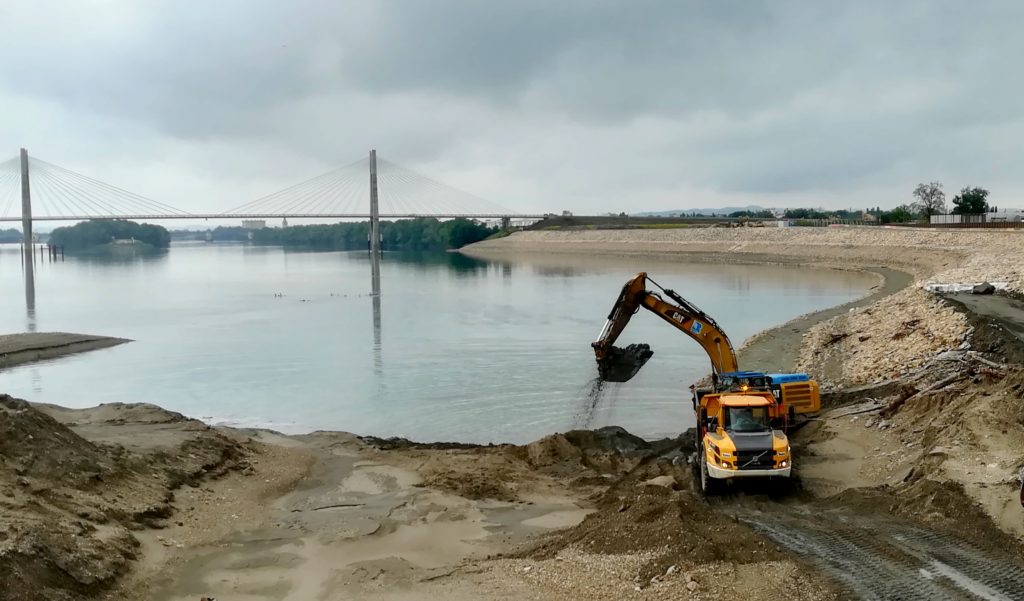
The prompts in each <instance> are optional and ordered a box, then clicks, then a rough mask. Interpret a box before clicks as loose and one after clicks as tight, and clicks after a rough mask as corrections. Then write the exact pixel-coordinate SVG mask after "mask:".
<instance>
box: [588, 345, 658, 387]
mask: <svg viewBox="0 0 1024 601" xmlns="http://www.w3.org/2000/svg"><path fill="white" fill-rule="evenodd" d="M653 356H654V351H652V350H651V345H649V344H644V343H640V344H630V345H629V346H626V347H621V348H620V347H617V346H613V347H611V348H609V349H608V352H607V354H606V355H605V357H604V359H602V360H600V361H598V362H597V372H598V374H599V376H600V378H601V380H604V381H605V382H628V381H629V380H630V379H632V378H633V376H635V375H636V374H637V373H638V372H639V371H640V368H641V367H643V366H644V364H646V363H647V361H649V360H650V358H651V357H653Z"/></svg>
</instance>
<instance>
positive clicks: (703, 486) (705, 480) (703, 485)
mask: <svg viewBox="0 0 1024 601" xmlns="http://www.w3.org/2000/svg"><path fill="white" fill-rule="evenodd" d="M699 453H700V490H701V492H703V493H704V494H705V495H708V496H710V495H713V494H715V479H714V478H712V477H711V476H710V475H708V459H707V455H706V454H705V453H704V445H701V447H700V451H699Z"/></svg>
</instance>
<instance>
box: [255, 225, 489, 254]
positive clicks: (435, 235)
mask: <svg viewBox="0 0 1024 601" xmlns="http://www.w3.org/2000/svg"><path fill="white" fill-rule="evenodd" d="M497 232H498V228H497V227H488V226H486V225H483V224H481V223H477V222H475V221H470V220H469V219H449V220H446V221H440V220H438V219H433V218H419V219H402V220H399V221H382V222H381V223H380V233H381V238H382V242H383V244H384V247H385V248H388V249H394V250H447V249H450V248H461V247H462V246H465V245H467V244H472V243H474V242H479V241H481V240H483V239H485V238H487V237H488V236H491V235H493V234H495V233H497ZM369 233H370V223H369V222H368V221H362V222H358V223H333V224H318V225H293V226H289V227H282V228H264V229H259V230H253V238H252V241H253V242H255V243H256V244H273V245H281V246H303V247H308V248H318V249H325V250H360V249H365V248H366V246H367V241H368V240H369Z"/></svg>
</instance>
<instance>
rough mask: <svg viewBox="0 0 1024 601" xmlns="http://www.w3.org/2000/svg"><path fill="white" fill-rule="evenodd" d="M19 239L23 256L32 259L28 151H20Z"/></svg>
mask: <svg viewBox="0 0 1024 601" xmlns="http://www.w3.org/2000/svg"><path fill="white" fill-rule="evenodd" d="M21 239H22V245H23V248H24V249H25V256H27V257H28V259H29V261H30V263H29V264H31V260H32V257H33V256H34V255H33V254H32V191H31V189H30V186H29V180H28V151H27V150H25V149H24V148H22V149H21Z"/></svg>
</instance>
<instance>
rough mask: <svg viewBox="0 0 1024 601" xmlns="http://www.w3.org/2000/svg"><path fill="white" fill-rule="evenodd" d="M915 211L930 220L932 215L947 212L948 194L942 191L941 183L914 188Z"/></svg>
mask: <svg viewBox="0 0 1024 601" xmlns="http://www.w3.org/2000/svg"><path fill="white" fill-rule="evenodd" d="M914 198H916V199H917V200H916V201H914V205H913V206H914V209H915V210H916V211H917V212H919V213H921V214H922V215H924V217H925V219H928V218H929V217H931V216H932V215H941V214H943V213H945V212H946V193H945V192H943V191H942V184H941V183H940V182H931V183H927V184H918V185H917V187H916V188H914Z"/></svg>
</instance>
